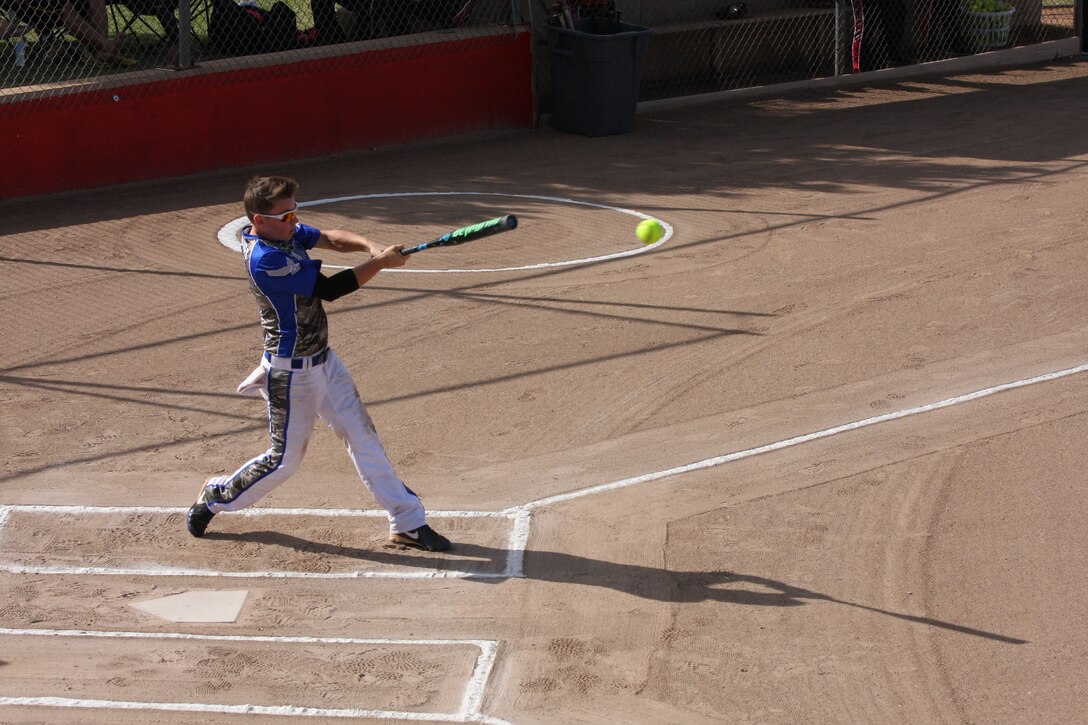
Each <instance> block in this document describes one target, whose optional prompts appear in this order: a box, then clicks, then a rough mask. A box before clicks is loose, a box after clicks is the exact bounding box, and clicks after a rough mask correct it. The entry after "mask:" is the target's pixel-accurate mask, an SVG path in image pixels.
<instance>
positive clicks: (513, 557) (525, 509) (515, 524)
mask: <svg viewBox="0 0 1088 725" xmlns="http://www.w3.org/2000/svg"><path fill="white" fill-rule="evenodd" d="M1084 372H1088V363H1085V364H1082V365H1077V366H1076V367H1071V368H1065V369H1063V370H1055V371H1053V372H1049V373H1044V374H1042V375H1036V376H1034V377H1031V378H1024V379H1022V380H1016V381H1013V382H1008V383H1002V384H1000V385H995V386H993V387H989V388H983V389H981V390H975V391H973V392H970V393H964V394H963V395H957V396H954V397H951V398H945V399H943V400H938V401H936V402H933V403H927V404H925V405H919V406H915V407H912V408H904V409H903V410H897V411H895V412H892V413H885V414H883V415H877V416H873V417H871V418H863V419H861V420H855V421H852V422H849V423H844V424H842V425H837V426H834V427H832V428H825V429H824V430H818V431H815V432H813V433H807V434H805V435H800V436H795V437H793V438H787V439H784V440H780V441H775V442H774V443H768V444H766V445H762V446H757V447H755V448H748V449H746V450H742V451H734V452H733V453H728V454H725V455H721V456H714V457H712V458H706V459H704V460H701V461H696V462H694V463H688V464H684V465H681V466H676V467H673V468H667V469H664V470H660V471H654V472H651V473H645V474H642V475H639V476H632V477H630V478H624V479H621V480H619V481H613V482H611V483H604V484H599V485H595V486H589V487H586V488H580V489H576V490H574V491H569V492H567V493H560V494H556V495H553V496H547V497H545V498H540V499H536V500H534V501H528V502H526V503H522V504H518V505H515V506H511V507H510V508H507V509H504V510H503V511H490V512H489V511H445V512H432V513H431V514H430V515H432V516H435V517H442V516H449V517H497V518H507V519H510V520H511V521H512V525H511V531H510V537H509V540H508V542H509V544H508V547H507V557H506V567H505V570H504V571H503V572H501V573H498V572H495V573H493V572H464V571H440V570H435V571H424V572H365V571H362V572H337V573H334V572H244V573H240V572H216V571H206V570H188V569H186V570H181V569H154V570H133V569H111V568H102V567H31V566H19V565H13V564H0V572H6V573H13V574H77V575H85V574H107V575H110V574H118V575H121V574H123V575H134V574H136V575H141V574H142V575H147V576H221V577H243V578H246V577H248V578H277V577H279V578H299V579H348V578H357V577H369V578H390V579H438V578H458V579H469V578H476V579H506V578H521V577H523V576H524V560H525V551H526V547H527V545H528V540H529V523H530V520H531V518H532V512H533V511H534V510H536V509H538V508H543V507H545V506H551V505H553V504H557V503H563V502H566V501H570V500H572V499H576V498H583V497H585V496H592V495H596V494H598V493H605V492H610V491H617V490H619V489H623V488H627V487H629V486H636V485H641V484H644V483H648V482H650V481H656V480H659V479H662V478H669V477H672V476H677V475H681V474H685V473H691V472H693V471H699V470H704V469H707V468H714V467H717V466H721V465H724V464H727V463H731V462H733V461H739V460H741V459H744V458H749V457H752V456H758V455H762V454H764V453H772V452H774V451H779V450H783V449H785V448H790V447H792V446H797V445H801V444H804V443H811V442H812V441H816V440H821V439H823V438H829V437H831V436H835V435H839V434H840V433H848V432H851V431H855V430H860V429H862V428H867V427H869V426H873V425H880V424H882V423H887V422H890V421H895V420H901V419H903V418H907V417H910V416H914V415H919V414H921V413H929V412H932V411H935V410H941V409H943V408H948V407H951V406H954V405H959V404H961V403H969V402H972V401H975V400H979V399H981V398H985V397H988V396H991V395H996V394H998V393H1002V392H1005V391H1008V390H1014V389H1016V388H1023V387H1026V386H1029V385H1035V384H1038V383H1045V382H1050V381H1052V380H1058V379H1060V378H1065V377H1069V376H1071V375H1078V374H1080V373H1084ZM12 511H40V512H58V513H59V512H72V513H94V512H100V513H104V512H147V513H177V512H178V511H179V509H176V508H164V507H118V506H114V507H91V506H30V505H8V506H0V532H2V530H3V525H4V523H5V522H6V521H7V519H8V518H9V516H10V515H11V512H12ZM271 514H280V515H309V516H367V517H377V516H386V515H387V514H386V513H385V512H384V511H374V510H369V511H363V510H351V509H265V508H256V509H244V510H242V511H237V512H233V515H241V516H262V515H271Z"/></svg>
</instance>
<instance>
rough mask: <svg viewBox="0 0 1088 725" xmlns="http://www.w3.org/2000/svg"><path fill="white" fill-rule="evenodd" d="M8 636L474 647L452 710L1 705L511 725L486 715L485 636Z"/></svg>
mask: <svg viewBox="0 0 1088 725" xmlns="http://www.w3.org/2000/svg"><path fill="white" fill-rule="evenodd" d="M0 636H7V637H96V638H106V639H175V640H177V639H180V640H190V641H205V642H273V643H279V644H327V645H366V646H373V645H382V646H389V647H426V646H431V647H457V646H466V645H467V646H472V647H476V648H478V649H479V650H480V654H479V656H478V657H477V658H476V663H475V665H474V666H473V670H472V674H471V675H470V677H469V680H468V682H467V683H466V684H465V691H464V694H463V695H462V696H461V707H460V709H459V710H458V711H457V712H456V713H452V714H447V713H426V712H396V711H390V710H357V709H350V708H316V707H303V706H298V705H215V704H208V703H194V702H135V701H125V700H97V699H85V698H70V697H52V696H44V697H0V705H12V706H23V707H68V708H90V709H113V710H159V711H166V712H200V713H218V714H232V715H233V714H237V715H285V716H293V717H329V718H357V719H361V718H371V719H375V720H424V721H432V722H464V723H486V724H487V725H510V723H508V722H507V721H505V720H501V719H499V718H495V717H491V716H489V715H484V714H482V713H481V709H482V708H483V696H484V692H485V690H486V687H487V681H488V679H489V678H490V677H491V671H492V669H493V668H494V666H495V658H496V656H497V654H498V649H499V643H498V642H497V641H494V640H486V639H361V638H356V637H286V636H284V637H277V636H270V635H230V634H188V633H183V632H101V631H92V630H78V629H11V628H7V627H0Z"/></svg>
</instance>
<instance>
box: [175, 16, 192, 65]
mask: <svg viewBox="0 0 1088 725" xmlns="http://www.w3.org/2000/svg"><path fill="white" fill-rule="evenodd" d="M192 30H193V15H192V8H190V7H189V0H178V68H192V67H193V46H192V40H193V35H192Z"/></svg>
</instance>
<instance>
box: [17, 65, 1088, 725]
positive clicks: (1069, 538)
mask: <svg viewBox="0 0 1088 725" xmlns="http://www.w3.org/2000/svg"><path fill="white" fill-rule="evenodd" d="M1085 97H1088V64H1086V63H1083V62H1071V63H1061V64H1054V65H1050V66H1045V67H1033V68H1028V69H1022V70H1010V71H1004V72H994V73H986V74H972V75H962V76H955V77H947V78H937V79H926V80H916V81H909V82H902V83H898V84H895V85H891V86H887V87H882V88H878V89H865V90H862V89H858V90H850V91H838V92H831V91H828V92H824V93H819V94H811V95H804V96H794V97H790V98H778V99H762V100H759V99H753V100H747V101H731V102H721V103H716V104H714V105H708V106H705V107H701V108H688V109H685V110H672V111H667V110H660V111H655V112H653V113H651V114H644V115H641V116H640V117H639V121H638V128H637V130H636V132H634V133H632V134H626V135H623V136H616V137H606V138H599V139H589V138H582V137H579V136H571V135H565V134H561V133H557V132H552V131H548V130H541V131H535V132H531V133H521V132H519V133H513V134H508V135H498V136H484V137H479V138H468V139H458V140H455V141H450V142H445V143H441V144H429V145H421V146H413V147H409V148H398V149H389V150H384V151H378V152H373V153H369V154H363V155H350V156H343V157H337V158H332V159H323V160H315V161H311V162H305V163H294V164H289V165H284V166H282V167H276V168H275V169H261V171H283V172H285V173H289V174H291V175H293V176H295V177H296V178H298V179H299V180H300V182H301V183H302V190H301V193H300V198H301V199H302V200H303V201H307V202H319V203H313V204H311V205H310V206H307V207H306V208H304V209H303V219H304V220H305V221H307V222H311V223H315V224H317V225H318V226H324V227H326V228H334V227H343V228H350V229H355V230H359V231H364V232H366V233H368V234H370V235H371V236H373V237H374V238H375V239H379V240H382V241H386V242H390V243H393V242H397V243H413V242H419V241H426V240H427V239H429V238H431V237H433V236H436V235H437V234H438V233H441V232H443V231H446V230H447V229H449V228H452V227H455V226H459V225H462V224H467V223H470V222H473V221H480V220H482V219H486V218H489V217H491V216H497V215H498V214H501V213H515V214H517V215H518V216H519V219H520V221H521V225H520V227H519V229H518V230H517V231H515V232H511V233H507V234H503V235H499V236H495V237H492V238H489V239H485V240H480V241H478V242H474V243H472V244H469V245H465V246H462V247H457V248H450V249H445V250H432V251H428V252H424V253H421V254H419V255H416V256H414V257H412V259H411V262H410V264H409V268H410V269H414V270H432V272H428V273H407V272H405V273H399V272H398V273H392V272H390V273H384V274H382V275H381V276H380V277H379V278H377V279H375V280H374V281H373V282H372V283H371V284H370V285H368V287H367V288H366V289H365V290H364V291H362V292H360V293H356V294H355V295H352V296H350V297H348V298H345V299H342V300H339V301H337V302H334V303H330V304H328V305H327V306H326V307H327V309H328V310H329V312H330V315H329V319H330V327H331V338H332V344H333V346H334V347H335V348H336V350H337V352H338V354H339V355H340V357H342V358H343V359H344V361H345V362H346V364H347V365H348V367H349V369H351V370H352V372H353V374H354V375H355V378H356V381H357V382H358V384H359V386H360V390H361V392H362V395H363V397H364V399H365V400H367V401H369V405H370V410H371V413H372V415H373V416H374V418H375V420H376V422H377V425H378V427H379V429H380V430H381V431H382V435H383V438H384V440H385V442H386V445H387V447H388V449H389V453H390V457H391V458H392V459H393V461H394V463H395V464H396V466H397V468H398V471H399V472H400V474H401V475H402V477H403V478H404V479H405V480H406V481H407V482H408V483H409V485H411V486H412V488H413V489H415V490H416V491H418V492H419V493H420V494H421V496H422V497H423V499H424V502H425V504H426V505H427V507H428V509H429V510H430V511H431V512H432V523H433V524H434V526H435V528H437V529H438V530H440V531H442V532H443V533H446V534H447V535H449V536H450V538H452V539H453V540H454V541H455V544H456V546H455V549H454V551H452V552H450V553H449V554H448V555H442V554H438V555H435V554H422V553H418V552H411V551H405V550H402V549H399V548H395V547H391V546H389V545H388V544H387V543H386V542H385V538H384V537H385V522H384V520H383V519H382V517H381V516H378V515H376V512H375V511H374V509H375V507H376V505H375V503H374V501H373V500H372V499H371V498H370V496H369V494H368V493H367V492H366V491H365V489H364V488H363V487H362V485H361V484H360V483H359V481H358V479H357V478H356V476H355V474H354V471H353V469H352V467H351V464H350V462H349V459H348V457H347V456H346V455H345V454H344V451H343V449H342V446H341V443H340V441H339V440H337V439H336V438H335V436H334V435H333V434H332V433H331V432H330V431H329V430H327V429H319V430H318V431H317V432H316V433H315V435H314V437H313V440H312V442H311V445H310V449H309V452H308V455H307V458H306V460H305V462H304V464H303V467H302V469H301V471H300V472H299V473H298V475H297V476H296V477H295V478H294V479H292V480H291V481H290V482H289V483H287V484H285V485H284V486H282V487H281V488H279V489H277V490H276V491H275V492H274V493H273V494H272V495H271V496H269V497H268V498H267V499H265V500H264V501H263V502H262V507H261V508H258V509H253V510H250V511H249V512H246V514H248V515H243V514H233V515H232V514H225V515H222V516H220V517H217V518H216V519H215V521H214V522H213V524H212V527H211V528H210V530H209V535H208V537H207V538H205V539H200V540H197V539H193V538H191V537H189V536H188V535H187V533H186V532H185V530H184V522H183V516H184V510H185V508H186V507H187V506H188V505H189V503H191V501H192V498H193V496H194V495H195V493H196V490H197V487H198V486H199V484H200V482H201V481H202V480H203V479H204V478H205V477H206V476H209V475H212V474H217V473H223V472H229V471H231V470H233V469H234V468H235V467H236V466H237V465H239V464H240V463H242V462H243V461H245V460H246V459H248V458H249V457H251V456H253V455H256V454H258V453H260V452H261V451H262V450H263V449H264V447H265V446H266V444H267V431H266V421H265V419H264V416H263V411H262V409H261V407H260V405H259V404H258V403H257V402H254V400H253V399H249V398H242V397H239V396H238V395H236V394H235V393H234V388H235V386H236V384H237V383H238V382H239V381H240V380H241V379H242V378H244V377H245V375H246V374H247V373H248V372H249V370H250V369H251V368H252V367H253V365H254V364H255V361H256V358H257V354H258V350H259V346H260V339H259V330H258V326H257V322H256V310H255V307H254V303H253V300H252V298H251V295H250V293H249V291H248V290H247V288H246V284H245V281H244V278H243V271H242V268H241V262H240V260H239V257H238V254H237V253H236V252H233V251H231V250H229V249H227V248H226V247H224V246H223V245H221V244H220V243H219V241H218V240H217V234H218V232H219V230H220V229H221V228H222V227H223V226H224V225H226V224H228V223H229V222H230V221H231V220H233V219H235V218H237V217H238V216H239V215H240V214H241V209H240V203H239V196H240V193H241V188H242V186H243V184H244V181H245V179H246V177H247V176H248V174H249V173H250V171H251V170H247V171H244V172H232V173H222V174H216V175H210V176H204V177H199V178H193V179H182V180H175V181H171V182H168V183H166V182H164V183H161V184H154V185H146V186H138V187H129V188H125V189H121V190H113V191H110V192H101V193H93V194H80V195H71V196H65V197H58V198H55V199H38V200H32V201H25V202H21V203H7V204H4V205H0V233H2V234H3V236H0V300H2V303H3V306H4V311H5V313H6V317H7V318H8V320H9V324H8V327H7V330H6V338H7V344H6V345H4V346H3V348H2V352H0V444H2V447H3V452H4V455H3V456H2V457H0V722H4V723H24V722H61V723H69V722H94V723H118V722H122V723H183V722H193V721H201V722H225V723H242V722H245V723H253V722H261V721H269V722H283V721H286V719H291V720H302V719H303V717H304V716H305V720H304V721H305V722H315V723H317V722H326V721H327V722H330V723H331V722H334V721H335V722H339V721H342V719H343V718H344V717H354V718H357V719H358V720H360V721H363V722H389V721H409V720H432V721H440V722H446V721H450V722H473V721H480V722H493V723H498V722H509V723H519V724H520V723H558V722H580V723H613V722H640V723H675V722H685V723H702V722H706V723H710V722H728V723H749V722H750V723H798V722H806V723H859V722H865V723H908V722H909V723H976V722H978V723H982V722H991V723H997V722H1000V723H1033V724H1036V723H1070V722H1076V721H1078V720H1083V717H1084V713H1085V712H1088V691H1086V690H1085V686H1084V682H1085V680H1086V679H1088V666H1086V664H1085V663H1086V662H1088V658H1086V653H1088V630H1086V629H1085V627H1084V622H1085V621H1086V620H1088V606H1086V604H1085V602H1088V586H1086V585H1085V584H1084V578H1083V577H1082V576H1081V575H1080V574H1081V572H1083V571H1084V570H1085V569H1086V568H1088V525H1086V524H1085V523H1084V522H1085V520H1086V514H1088V503H1086V501H1085V497H1084V495H1083V483H1084V471H1085V470H1088V454H1086V453H1085V446H1084V443H1083V442H1084V441H1085V440H1086V439H1088V417H1086V416H1085V410H1086V408H1088V395H1086V394H1085V392H1084V383H1085V380H1088V369H1086V368H1084V366H1085V365H1086V364H1088V286H1086V285H1085V279H1088V262H1086V258H1085V254H1084V249H1083V241H1082V235H1083V234H1084V229H1085V227H1086V226H1088V211H1086V205H1085V203H1084V198H1085V193H1084V188H1085V182H1086V181H1088V139H1086V137H1085V135H1084V134H1083V133H1082V132H1081V131H1080V128H1081V126H1082V125H1083V122H1084V118H1083V113H1082V111H1081V109H1082V108H1083V101H1082V99H1083V98H1085ZM407 192H417V193H418V195H412V196H407V195H404V194H406V193H407ZM394 194H396V195H394ZM345 197H366V198H351V199H346V198H345ZM639 214H642V215H649V216H654V217H657V218H660V219H662V220H663V221H665V222H667V223H668V224H669V225H670V226H671V227H672V229H673V230H674V235H673V236H672V237H671V238H670V239H668V241H667V242H666V243H664V244H663V245H661V246H660V247H657V248H654V249H648V250H643V251H642V253H640V254H635V255H634V256H620V255H624V254H628V253H631V252H633V251H637V250H639V245H638V242H637V241H636V240H635V238H634V227H635V224H636V223H637V221H638V218H640V217H638V216H637V215H639ZM324 259H325V261H326V263H327V264H330V265H331V264H345V263H348V262H350V260H347V259H343V258H338V257H337V256H336V255H333V254H329V255H325V257H324ZM587 259H588V260H595V261H586V262H581V263H578V264H565V262H568V261H570V260H587ZM449 269H456V270H461V271H458V272H438V271H437V270H449ZM485 269H501V270H502V271H479V270H485ZM1051 374H1053V375H1051ZM976 394H977V395H976ZM937 403H940V404H939V405H934V404H937ZM209 590H216V591H219V590H245V591H246V592H248V594H247V596H246V600H245V604H244V605H243V607H242V610H241V612H240V614H239V616H238V618H237V620H236V621H234V622H226V623H173V622H169V621H166V620H164V619H161V618H158V617H156V616H153V615H151V614H149V613H147V612H146V611H143V610H141V609H138V608H136V607H134V606H133V605H134V604H136V603H142V602H147V601H149V600H154V599H157V598H159V597H165V596H169V595H174V594H181V593H184V592H202V591H209ZM1078 713H1080V714H1079V715H1078ZM285 718H286V719H285Z"/></svg>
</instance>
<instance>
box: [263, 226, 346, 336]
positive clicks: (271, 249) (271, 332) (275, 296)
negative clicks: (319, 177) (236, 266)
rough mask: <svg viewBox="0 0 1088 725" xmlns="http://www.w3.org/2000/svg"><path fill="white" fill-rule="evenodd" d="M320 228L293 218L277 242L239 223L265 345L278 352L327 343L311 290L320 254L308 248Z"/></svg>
mask: <svg viewBox="0 0 1088 725" xmlns="http://www.w3.org/2000/svg"><path fill="white" fill-rule="evenodd" d="M320 238H321V232H320V231H319V230H317V229H314V228H313V227H310V226H306V225H305V224H296V225H295V233H294V235H293V236H292V237H291V239H289V240H288V241H285V242H276V241H271V240H268V239H264V238H263V237H259V236H257V235H255V234H253V228H252V227H250V226H246V227H244V228H243V229H242V240H243V242H244V243H243V244H242V250H243V254H244V255H245V261H246V270H247V272H248V273H249V289H250V290H251V291H252V292H253V295H254V297H256V298H257V308H258V309H259V310H260V313H261V328H262V329H263V330H264V349H265V351H267V352H269V353H271V354H272V355H278V356H280V357H302V356H305V355H316V354H317V353H319V352H321V351H322V350H324V349H325V348H326V347H327V346H328V344H329V323H328V320H327V319H326V317H325V310H324V309H323V308H322V307H321V300H320V299H318V298H316V297H314V296H313V292H314V283H315V282H316V281H317V275H318V272H320V271H321V260H319V259H310V255H309V254H308V253H307V252H308V251H309V250H311V249H313V248H314V245H315V244H317V242H318V240H319V239H320Z"/></svg>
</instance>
